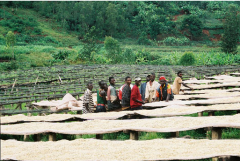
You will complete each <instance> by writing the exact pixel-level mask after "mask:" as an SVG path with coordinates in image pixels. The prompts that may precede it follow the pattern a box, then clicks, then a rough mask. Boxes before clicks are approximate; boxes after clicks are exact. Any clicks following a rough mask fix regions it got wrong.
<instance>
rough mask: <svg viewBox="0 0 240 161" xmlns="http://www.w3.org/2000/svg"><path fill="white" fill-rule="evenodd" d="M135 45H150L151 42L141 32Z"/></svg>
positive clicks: (144, 33) (145, 34)
mask: <svg viewBox="0 0 240 161" xmlns="http://www.w3.org/2000/svg"><path fill="white" fill-rule="evenodd" d="M137 43H138V44H139V45H151V41H150V40H149V39H148V38H147V33H146V32H142V33H141V35H140V36H139V38H138V40H137Z"/></svg>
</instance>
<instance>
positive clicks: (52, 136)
mask: <svg viewBox="0 0 240 161" xmlns="http://www.w3.org/2000/svg"><path fill="white" fill-rule="evenodd" d="M48 140H49V141H56V140H57V139H56V133H49V138H48Z"/></svg>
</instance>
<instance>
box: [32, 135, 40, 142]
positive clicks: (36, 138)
mask: <svg viewBox="0 0 240 161" xmlns="http://www.w3.org/2000/svg"><path fill="white" fill-rule="evenodd" d="M33 138H34V141H41V136H40V134H35V135H34V136H33Z"/></svg>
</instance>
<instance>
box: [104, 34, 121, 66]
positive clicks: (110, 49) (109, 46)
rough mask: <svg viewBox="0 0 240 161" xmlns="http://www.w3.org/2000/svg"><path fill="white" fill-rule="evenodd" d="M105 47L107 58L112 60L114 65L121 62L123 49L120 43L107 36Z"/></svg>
mask: <svg viewBox="0 0 240 161" xmlns="http://www.w3.org/2000/svg"><path fill="white" fill-rule="evenodd" d="M104 47H105V50H106V51H107V57H108V58H110V59H112V62H113V63H117V62H119V60H120V59H121V53H120V52H121V49H120V45H119V43H118V41H117V40H115V39H114V38H112V37H111V36H107V37H105V40H104Z"/></svg>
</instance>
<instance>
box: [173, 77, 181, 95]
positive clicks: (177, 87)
mask: <svg viewBox="0 0 240 161" xmlns="http://www.w3.org/2000/svg"><path fill="white" fill-rule="evenodd" d="M181 85H182V79H181V78H180V77H176V78H175V80H174V82H173V89H172V91H173V93H174V94H179V92H180V89H181Z"/></svg>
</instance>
